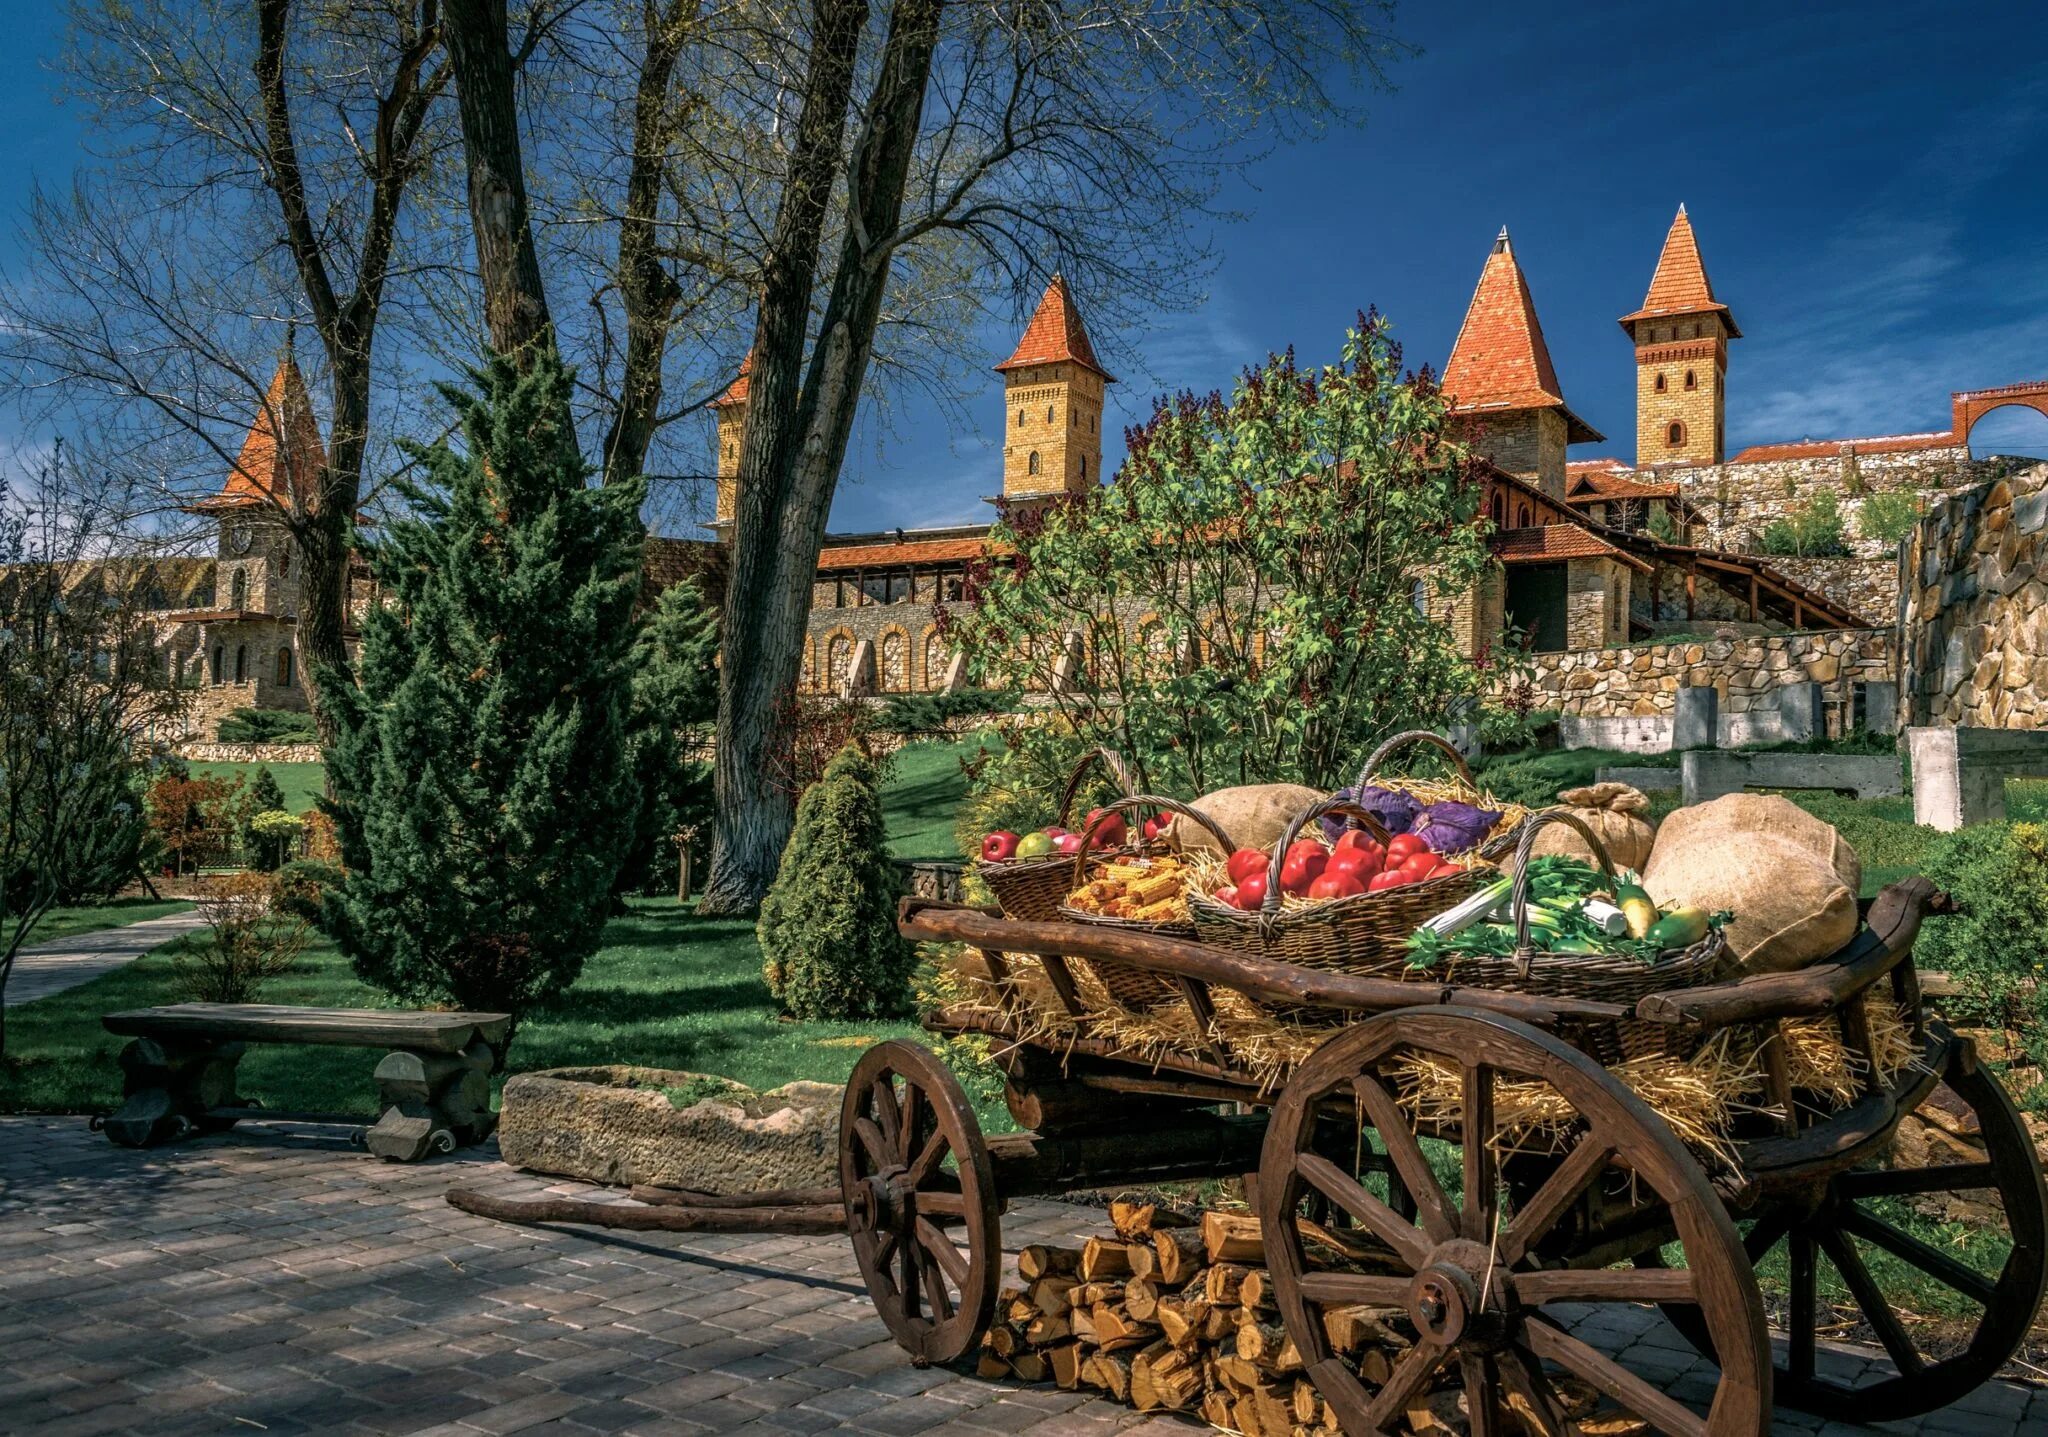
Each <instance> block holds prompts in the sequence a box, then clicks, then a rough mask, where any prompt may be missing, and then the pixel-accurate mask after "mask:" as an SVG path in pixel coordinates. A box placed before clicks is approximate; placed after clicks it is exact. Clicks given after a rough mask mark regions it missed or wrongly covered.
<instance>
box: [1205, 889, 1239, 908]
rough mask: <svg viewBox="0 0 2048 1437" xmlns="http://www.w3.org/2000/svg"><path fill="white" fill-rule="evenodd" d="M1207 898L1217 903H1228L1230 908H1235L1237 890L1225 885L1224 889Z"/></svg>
mask: <svg viewBox="0 0 2048 1437" xmlns="http://www.w3.org/2000/svg"><path fill="white" fill-rule="evenodd" d="M1209 896H1210V897H1211V898H1213V899H1215V900H1216V901H1217V902H1218V903H1228V904H1229V905H1230V906H1231V907H1232V908H1235V907H1237V890H1236V889H1235V888H1232V887H1230V886H1228V885H1227V884H1226V885H1225V886H1224V887H1222V888H1219V889H1217V890H1216V891H1215V892H1214V893H1212V894H1210V895H1209Z"/></svg>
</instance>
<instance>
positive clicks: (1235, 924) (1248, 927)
mask: <svg viewBox="0 0 2048 1437" xmlns="http://www.w3.org/2000/svg"><path fill="white" fill-rule="evenodd" d="M1326 813H1335V814H1343V815H1345V816H1346V817H1349V818H1352V819H1355V820H1357V822H1358V826H1359V827H1361V828H1363V829H1365V830H1366V831H1367V832H1368V833H1370V834H1372V836H1373V837H1374V838H1375V839H1376V840H1378V841H1379V842H1381V843H1385V842H1387V841H1388V834H1387V831H1386V830H1385V829H1384V828H1382V827H1381V826H1380V824H1379V822H1378V820H1376V819H1375V818H1373V816H1372V815H1371V814H1369V813H1367V812H1366V811H1365V810H1364V809H1362V808H1360V807H1358V805H1356V804H1354V803H1351V802H1350V801H1348V800H1346V799H1340V798H1325V799H1321V800H1319V801H1317V802H1315V803H1312V804H1310V805H1309V806H1308V807H1307V808H1304V809H1303V810H1302V811H1301V812H1300V813H1298V814H1296V815H1295V816H1294V820H1293V822H1291V823H1289V824H1288V825H1287V831H1286V832H1285V833H1283V834H1281V835H1280V840H1279V842H1278V843H1277V844H1275V845H1274V848H1273V857H1272V863H1271V866H1270V867H1269V868H1268V869H1267V874H1266V897H1265V901H1264V903H1263V904H1262V905H1261V906H1260V908H1259V911H1258V912H1256V913H1246V912H1244V911H1243V910H1241V909H1237V908H1233V907H1231V906H1230V905H1229V904H1227V903H1224V902H1222V901H1221V900H1220V899H1217V898H1215V897H1213V896H1211V895H1210V894H1208V893H1205V892H1200V891H1191V892H1190V893H1189V894H1188V912H1189V914H1190V915H1191V916H1192V917H1193V918H1194V921H1195V931H1196V933H1197V935H1198V936H1199V937H1200V938H1201V940H1202V941H1203V942H1204V943H1213V944H1215V945H1216V946H1218V947H1220V948H1233V949H1236V950H1238V951H1239V952H1243V953H1249V954H1253V955H1255V956H1257V957H1260V958H1267V959H1272V960H1275V961H1278V962H1283V963H1299V964H1301V965H1302V966H1303V967H1306V968H1322V969H1327V970H1329V971H1332V972H1338V973H1356V974H1360V975H1362V976H1365V977H1376V978H1399V977H1407V976H1412V975H1411V974H1410V970H1409V968H1408V950H1407V946H1406V944H1407V939H1408V935H1409V934H1411V933H1413V932H1414V931H1415V930H1416V928H1417V927H1418V926H1419V925H1421V924H1422V923H1424V922H1426V921H1428V920H1429V919H1431V918H1434V917H1435V916H1436V915H1437V914H1439V913H1441V912H1443V911H1444V910H1445V909H1446V908H1450V907H1453V906H1455V905H1456V904H1457V903H1458V902H1460V901H1461V900H1462V899H1464V898H1465V897H1466V896H1467V895H1469V894H1471V893H1473V892H1475V891H1476V890H1477V889H1478V887H1479V881H1480V875H1478V874H1475V873H1471V872H1464V873H1458V874H1455V875H1449V876H1446V877H1443V878H1432V879H1429V880H1428V881H1426V882H1423V883H1407V884H1403V885H1401V886H1400V887H1398V888H1384V889H1381V890H1380V891H1379V892H1377V893H1360V894H1354V895H1353V896H1351V897H1349V898H1330V899H1323V900H1321V901H1317V902H1299V901H1290V900H1285V899H1283V897H1282V895H1281V892H1280V865H1281V864H1282V863H1283V862H1284V861H1285V859H1286V856H1287V850H1288V848H1289V846H1291V845H1292V844H1293V843H1294V841H1295V839H1296V838H1297V837H1299V836H1300V834H1301V832H1302V830H1303V829H1304V828H1306V827H1307V826H1308V825H1309V824H1311V823H1314V822H1315V821H1316V820H1318V819H1320V818H1321V817H1322V816H1323V815H1324V814H1326ZM1431 979H1432V981H1435V979H1436V975H1434V974H1432V975H1431Z"/></svg>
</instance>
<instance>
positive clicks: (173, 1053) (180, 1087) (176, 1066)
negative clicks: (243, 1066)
mask: <svg viewBox="0 0 2048 1437" xmlns="http://www.w3.org/2000/svg"><path fill="white" fill-rule="evenodd" d="M244 1051H245V1049H244V1045H243V1044H241V1043H165V1042H160V1041H158V1040H157V1039H155V1038H137V1039H135V1040H134V1041H133V1042H131V1043H129V1045H128V1046H127V1047H125V1048H123V1049H122V1050H121V1056H120V1059H119V1061H120V1064H121V1096H122V1103H121V1108H120V1111H119V1112H116V1113H115V1114H114V1115H113V1116H112V1117H110V1118H108V1119H107V1120H106V1123H105V1127H106V1130H107V1136H108V1137H109V1138H111V1139H113V1141H114V1142H115V1143H116V1144H118V1145H119V1146H121V1147H124V1148H147V1147H152V1146H154V1145H155V1144H157V1143H164V1142H172V1141H175V1140H176V1139H178V1138H182V1137H186V1136H189V1135H190V1134H192V1133H196V1132H197V1133H212V1132H223V1131H225V1130H226V1129H228V1128H231V1127H233V1126H234V1125H235V1120H234V1119H233V1118H219V1117H215V1116H213V1114H214V1112H215V1111H216V1110H218V1109H221V1108H235V1107H240V1106H241V1105H242V1103H241V1099H240V1098H238V1097H236V1096H235V1064H237V1063H238V1062H240V1061H241V1058H242V1053H243V1052H244Z"/></svg>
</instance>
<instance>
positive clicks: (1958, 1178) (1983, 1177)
mask: <svg viewBox="0 0 2048 1437" xmlns="http://www.w3.org/2000/svg"><path fill="white" fill-rule="evenodd" d="M1997 1186H1998V1170H1997V1169H1996V1168H1994V1167H1993V1166H1992V1165H1991V1164H1990V1163H1952V1164H1950V1165H1949V1166H1947V1167H1938V1168H1884V1169H1880V1170H1877V1171H1873V1172H1861V1173H1843V1174H1842V1175H1841V1176H1840V1177H1838V1178H1836V1179H1835V1191H1836V1192H1837V1193H1839V1194H1840V1195H1841V1196H1843V1197H1845V1198H1852V1199H1853V1198H1874V1197H1914V1196H1917V1195H1919V1194H1922V1193H1962V1192H1971V1191H1975V1190H1977V1189H1981V1188H1996V1187H1997Z"/></svg>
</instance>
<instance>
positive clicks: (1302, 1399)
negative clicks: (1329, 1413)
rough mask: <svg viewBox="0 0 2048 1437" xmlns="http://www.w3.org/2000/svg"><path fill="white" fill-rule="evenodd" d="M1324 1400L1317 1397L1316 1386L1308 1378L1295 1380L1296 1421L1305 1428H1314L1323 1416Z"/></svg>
mask: <svg viewBox="0 0 2048 1437" xmlns="http://www.w3.org/2000/svg"><path fill="white" fill-rule="evenodd" d="M1322 1411H1323V1399H1322V1398H1320V1397H1318V1396H1316V1385H1315V1383H1313V1382H1311V1381H1309V1380H1308V1379H1307V1378H1306V1377H1301V1378H1297V1379H1295V1383H1294V1420H1295V1422H1296V1423H1297V1424H1299V1425H1300V1426H1303V1427H1313V1426H1315V1425H1316V1419H1317V1418H1319V1417H1320V1416H1321V1415H1322Z"/></svg>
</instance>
